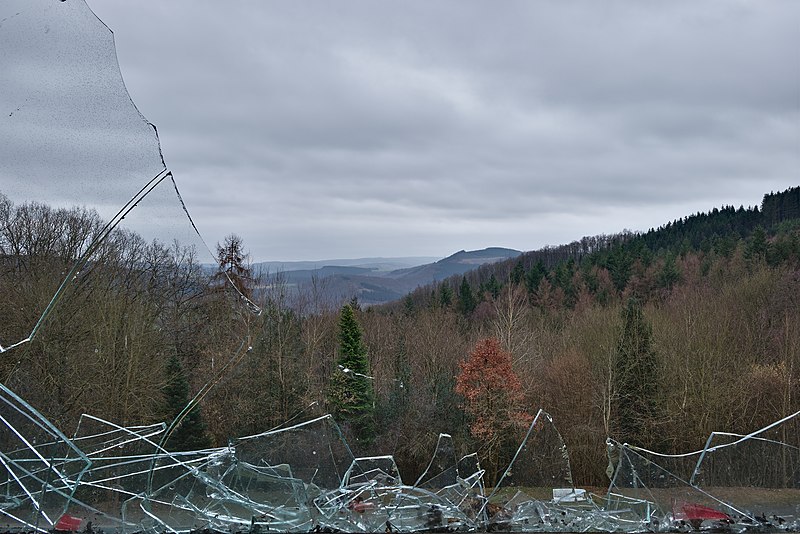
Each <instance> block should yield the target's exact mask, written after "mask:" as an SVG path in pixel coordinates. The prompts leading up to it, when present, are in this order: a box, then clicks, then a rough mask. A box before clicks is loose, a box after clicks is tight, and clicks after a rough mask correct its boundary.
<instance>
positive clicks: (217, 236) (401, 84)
mask: <svg viewBox="0 0 800 534" xmlns="http://www.w3.org/2000/svg"><path fill="white" fill-rule="evenodd" d="M88 3H89V6H90V7H91V8H92V9H93V11H94V12H95V13H96V14H97V16H98V17H99V18H100V19H101V20H102V21H104V22H105V23H106V24H107V25H108V26H109V27H110V28H111V29H112V30H113V31H114V38H115V41H116V47H117V56H118V60H119V65H120V69H121V71H122V76H123V77H124V80H125V83H126V85H127V89H128V92H129V94H130V96H131V98H132V99H133V101H134V102H135V103H136V105H137V107H138V109H139V111H140V112H141V113H142V114H143V115H144V116H145V117H146V118H147V119H148V120H149V121H151V122H152V123H154V124H155V125H156V126H157V127H158V132H159V136H160V139H161V146H162V150H163V154H164V158H165V161H166V164H167V166H168V167H169V168H170V169H171V170H172V171H173V173H174V174H175V177H176V180H177V182H178V185H179V187H180V189H181V192H182V194H183V196H184V198H185V200H186V203H187V205H188V207H189V209H190V210H191V212H192V214H193V216H194V217H195V219H196V221H197V223H198V226H199V227H200V229H201V231H202V232H203V233H204V234H205V235H206V238H207V240H208V241H209V242H211V243H214V242H216V241H218V240H221V239H222V237H223V236H224V235H225V234H227V233H230V232H235V233H237V234H239V235H241V236H242V237H243V239H244V242H245V245H246V247H247V248H248V249H249V250H250V251H251V253H252V259H253V260H256V261H262V260H314V259H325V258H344V257H350V258H354V257H366V256H439V257H444V256H446V255H449V254H451V253H453V252H455V251H457V250H460V249H478V248H484V247H488V246H505V247H510V248H516V249H520V250H532V249H537V248H540V247H542V246H544V245H548V244H551V245H557V244H561V243H565V242H569V241H572V240H575V239H579V238H580V237H582V236H584V235H595V234H600V233H615V232H619V231H621V230H623V229H631V230H646V229H648V228H650V227H654V226H659V225H661V224H663V223H666V222H668V221H670V220H673V219H675V218H678V217H682V216H685V215H689V214H691V213H694V212H697V211H706V210H708V209H711V208H713V207H715V206H721V205H725V204H733V205H736V206H738V205H740V204H744V205H746V206H747V205H753V204H757V203H759V202H760V199H761V197H762V195H763V194H764V193H765V192H769V191H772V190H775V191H777V190H781V189H785V188H787V187H790V186H794V185H798V184H800V2H796V1H789V0H787V1H768V0H767V1H765V0H757V1H756V0H753V1H735V0H731V1H725V2H715V1H704V2H697V1H696V0H688V1H685V2H681V1H670V2H663V1H655V0H654V1H647V0H630V1H624V2H623V1H619V2H617V1H605V2H599V1H596V0H591V1H585V2H577V1H575V2H562V1H552V2H544V1H534V0H525V1H520V2H515V1H504V2H488V1H481V2H478V1H471V0H466V1H464V0H459V1H452V2H449V1H443V0H437V1H428V0H425V1H409V0H403V1H396V2H386V1H374V0H370V1H351V0H338V1H336V2H328V1H316V2H311V1H309V2H296V1H288V0H287V1H283V2H277V1H269V2H266V1H251V2H243V1H226V2H221V1H218V2H207V1H200V0H191V1H188V0H170V1H169V2H163V1H161V0H137V1H136V2H131V1H129V0H88Z"/></svg>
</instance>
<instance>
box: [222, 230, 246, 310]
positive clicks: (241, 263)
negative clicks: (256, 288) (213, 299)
mask: <svg viewBox="0 0 800 534" xmlns="http://www.w3.org/2000/svg"><path fill="white" fill-rule="evenodd" d="M249 256H250V255H249V254H247V253H245V252H244V248H243V244H242V238H241V237H239V236H238V235H236V234H230V235H228V236H226V237H225V240H224V241H223V243H222V244H221V245H220V244H219V243H217V266H218V270H217V273H216V274H215V275H214V280H215V282H216V283H217V284H218V285H221V287H224V286H225V283H226V282H227V281H228V280H230V282H231V283H232V284H233V285H234V286H235V287H236V290H237V291H238V292H239V293H241V294H242V295H243V296H245V297H247V298H248V299H249V298H252V296H253V295H252V293H253V289H252V288H253V273H252V270H251V269H250V265H249V261H248V259H249Z"/></svg>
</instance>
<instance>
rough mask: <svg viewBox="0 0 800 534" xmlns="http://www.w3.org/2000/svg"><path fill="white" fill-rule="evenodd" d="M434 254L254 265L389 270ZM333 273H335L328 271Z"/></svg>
mask: <svg viewBox="0 0 800 534" xmlns="http://www.w3.org/2000/svg"><path fill="white" fill-rule="evenodd" d="M438 259H439V258H436V257H433V256H409V257H400V258H356V259H335V260H315V261H264V262H259V263H254V264H253V265H252V267H253V270H254V271H261V272H263V273H267V272H270V273H276V272H288V271H316V270H320V269H325V268H339V267H356V268H360V269H366V270H369V271H377V272H388V271H394V270H397V269H406V268H409V267H416V266H417V265H424V264H426V263H433V262H435V261H436V260H438ZM328 274H333V273H328Z"/></svg>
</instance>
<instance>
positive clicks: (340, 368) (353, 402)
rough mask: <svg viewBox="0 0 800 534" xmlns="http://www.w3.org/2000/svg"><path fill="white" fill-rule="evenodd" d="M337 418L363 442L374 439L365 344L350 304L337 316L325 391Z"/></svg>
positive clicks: (370, 388) (371, 392) (371, 399)
mask: <svg viewBox="0 0 800 534" xmlns="http://www.w3.org/2000/svg"><path fill="white" fill-rule="evenodd" d="M328 398H329V402H330V403H331V407H332V411H333V415H334V417H335V418H336V420H337V422H339V423H341V424H343V425H344V426H345V427H348V426H349V427H350V428H351V429H352V431H353V434H354V436H355V438H356V439H357V440H359V441H360V442H362V443H364V444H369V443H372V441H373V440H374V439H375V394H374V392H373V388H372V379H371V378H370V376H369V361H368V360H367V348H366V346H364V342H363V339H362V333H361V326H360V325H359V324H358V320H357V319H356V316H355V313H354V312H353V308H352V306H350V305H349V304H346V305H345V306H344V307H343V308H342V311H341V314H340V316H339V359H338V361H337V369H335V370H334V372H333V377H332V379H331V384H330V388H329V391H328Z"/></svg>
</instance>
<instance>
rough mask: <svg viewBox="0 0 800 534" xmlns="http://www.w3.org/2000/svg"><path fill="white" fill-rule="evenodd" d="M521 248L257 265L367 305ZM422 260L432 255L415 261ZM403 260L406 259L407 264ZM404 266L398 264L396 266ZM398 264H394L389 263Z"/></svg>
mask: <svg viewBox="0 0 800 534" xmlns="http://www.w3.org/2000/svg"><path fill="white" fill-rule="evenodd" d="M521 254H522V252H520V251H519V250H514V249H509V248H502V247H490V248H485V249H482V250H471V251H467V250H460V251H458V252H456V253H455V254H452V255H450V256H448V257H446V258H443V259H440V260H438V261H435V258H425V257H410V258H360V259H350V260H325V261H320V262H313V261H312V262H261V263H257V264H254V265H253V270H254V271H256V272H259V271H260V272H261V273H263V274H278V273H280V276H281V278H282V280H283V281H284V282H285V283H287V284H290V285H293V286H296V287H298V288H299V289H302V288H303V286H304V285H306V284H309V283H311V282H312V281H316V282H318V283H320V284H321V285H322V286H324V288H325V292H326V293H327V294H328V297H329V298H330V299H331V300H332V301H334V302H335V301H343V300H348V299H350V298H352V297H357V298H358V300H359V302H361V303H362V304H365V305H374V304H383V303H386V302H390V301H393V300H397V299H399V298H402V297H404V296H405V295H407V294H408V293H410V292H411V291H413V290H414V289H416V288H417V287H419V286H424V285H427V284H431V283H434V282H438V281H441V280H444V279H445V278H449V277H451V276H454V275H460V274H464V273H467V272H469V271H472V270H474V269H477V268H478V267H480V266H481V265H486V264H489V263H495V262H500V261H505V260H508V259H513V258H516V257H518V256H519V255H521ZM420 260H433V261H428V262H427V263H422V264H419V263H416V264H415V262H418V261H420ZM403 262H406V263H405V265H403ZM398 264H399V265H400V266H399V267H398V266H397V265H398ZM392 266H394V268H390V267H392Z"/></svg>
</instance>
